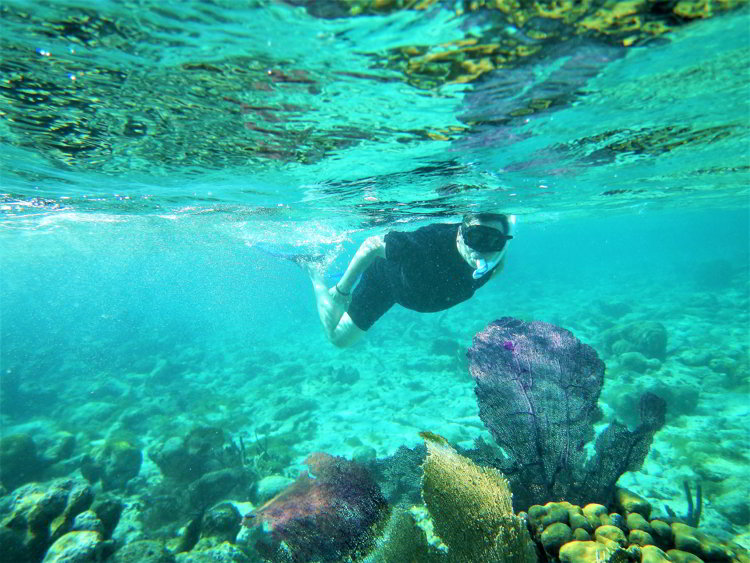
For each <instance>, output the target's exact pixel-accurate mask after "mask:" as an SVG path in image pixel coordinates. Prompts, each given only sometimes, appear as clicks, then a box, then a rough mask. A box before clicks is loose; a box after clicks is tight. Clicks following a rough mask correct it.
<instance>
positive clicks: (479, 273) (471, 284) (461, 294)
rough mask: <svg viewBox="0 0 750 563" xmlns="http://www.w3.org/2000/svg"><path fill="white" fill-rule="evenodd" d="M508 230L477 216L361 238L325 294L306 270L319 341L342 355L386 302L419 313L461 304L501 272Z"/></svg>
mask: <svg viewBox="0 0 750 563" xmlns="http://www.w3.org/2000/svg"><path fill="white" fill-rule="evenodd" d="M514 224H515V217H514V216H513V215H510V216H508V215H502V214H499V213H477V214H468V215H465V216H464V217H463V221H462V222H461V223H450V224H434V225H428V226H426V227H421V228H419V229H417V230H416V231H412V232H398V231H391V232H389V233H388V234H386V235H385V236H372V237H369V238H368V239H366V240H365V241H364V242H363V243H362V245H361V246H360V247H359V249H358V250H357V252H356V253H355V255H354V257H353V258H352V260H351V262H350V263H349V266H348V267H347V269H346V272H344V275H343V276H342V277H341V279H340V280H339V281H338V283H336V284H335V285H334V286H333V287H331V288H328V287H326V285H325V282H324V281H323V272H321V271H320V270H316V269H314V268H313V267H310V268H308V272H309V273H310V278H311V280H312V284H313V290H314V291H315V300H316V302H317V306H318V315H319V316H320V322H321V324H322V325H323V329H324V330H325V333H326V336H327V337H328V339H329V340H330V341H331V342H332V343H333V344H334V345H336V346H339V347H342V348H344V347H347V346H351V345H352V344H354V343H355V342H356V341H357V340H359V339H360V338H361V337H362V335H363V334H365V332H366V331H367V330H368V329H369V328H370V327H371V326H372V325H373V324H375V321H377V320H378V319H379V318H380V317H381V316H382V315H383V314H384V313H385V312H386V311H387V310H388V309H390V308H391V307H392V306H393V305H394V303H398V304H399V305H401V306H403V307H406V308H407V309H412V310H414V311H419V312H423V313H427V312H435V311H443V310H445V309H448V308H450V307H453V306H454V305H457V304H458V303H461V302H462V301H466V300H467V299H469V297H471V296H472V295H474V292H475V291H476V290H477V289H479V288H480V287H482V286H483V285H484V284H485V283H487V282H488V281H489V280H490V278H492V277H493V276H494V275H495V274H497V273H498V272H500V271H501V270H502V269H503V266H504V265H505V252H506V251H507V242H508V241H509V240H510V239H512V238H513V235H512V230H513V225H514ZM360 274H361V275H362V279H360V281H359V283H358V284H356V287H355V283H356V282H357V278H359V276H360Z"/></svg>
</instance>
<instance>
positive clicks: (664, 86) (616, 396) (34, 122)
mask: <svg viewBox="0 0 750 563" xmlns="http://www.w3.org/2000/svg"><path fill="white" fill-rule="evenodd" d="M291 4H292V3H284V2H248V3H245V4H243V6H244V7H242V8H239V7H235V6H233V5H232V4H230V3H226V4H224V3H222V2H212V3H203V2H186V3H181V4H179V5H177V6H173V7H164V6H162V5H161V4H160V3H150V2H135V3H125V2H104V1H103V2H97V3H95V4H92V5H91V6H89V7H87V8H85V9H84V8H82V7H80V5H79V4H76V3H71V2H63V1H56V2H51V3H48V4H47V5H46V6H44V7H41V6H36V5H31V4H25V3H21V2H10V3H8V4H6V5H5V6H4V7H3V9H2V14H3V19H4V25H3V29H2V41H3V50H4V56H3V60H2V65H1V66H2V69H3V90H2V93H3V97H2V101H1V103H2V105H0V111H2V114H1V115H2V118H3V119H2V120H1V121H0V133H1V135H2V152H0V158H2V162H1V165H2V176H1V177H0V182H1V184H0V198H1V199H2V201H1V202H0V260H1V261H2V262H1V268H2V269H1V271H2V275H1V278H0V299H1V301H0V307H1V309H0V313H1V314H2V317H1V318H0V321H1V325H0V337H1V340H0V345H1V346H2V348H1V349H0V372H1V374H2V395H1V396H0V397H1V399H2V405H1V407H2V408H1V410H0V417H2V418H1V422H2V433H3V435H4V436H9V435H13V434H18V433H27V434H29V435H31V436H32V438H33V439H34V441H35V442H36V443H37V449H38V450H39V452H43V451H45V448H47V447H49V446H50V445H51V444H54V443H56V442H55V441H56V440H58V439H59V435H60V433H61V432H63V433H71V434H72V435H73V436H74V437H75V447H74V449H73V451H72V452H71V453H70V454H69V457H68V458H66V459H62V460H57V465H54V466H53V467H52V468H51V469H49V468H48V469H46V471H48V473H45V474H38V475H36V477H37V479H40V480H44V479H51V478H56V477H61V476H65V475H79V474H78V473H77V471H79V467H78V466H79V465H80V463H81V462H80V460H81V456H83V455H85V454H89V455H94V454H93V453H92V452H95V451H96V448H97V447H99V446H101V444H102V443H104V442H105V441H107V440H115V439H116V440H126V441H128V442H129V443H130V444H132V445H133V446H134V447H136V448H138V449H139V450H141V451H142V452H144V455H143V464H142V466H141V468H140V472H139V473H138V476H136V477H133V478H132V479H130V481H129V484H122V486H121V487H115V490H116V491H118V492H117V494H119V495H121V497H122V498H123V499H129V501H128V502H131V501H132V500H133V499H136V498H140V499H141V500H143V501H144V502H146V504H149V503H151V504H154V503H156V501H154V500H153V499H154V498H157V497H158V498H162V496H163V495H165V494H170V493H169V492H167V493H165V492H164V491H165V487H167V485H165V484H164V483H167V481H164V480H163V476H162V475H161V473H160V469H159V467H157V465H156V464H155V462H154V461H153V459H152V457H153V456H150V454H151V453H153V452H154V451H155V450H156V449H158V445H159V444H161V443H162V442H163V441H164V440H166V439H167V438H169V437H173V436H178V437H182V436H185V435H186V434H187V433H188V432H189V431H190V430H191V429H193V428H195V427H196V426H212V427H218V428H221V429H222V430H223V431H224V432H225V433H226V434H227V436H229V437H231V438H232V439H235V438H237V439H239V437H242V438H243V441H244V444H245V445H246V446H247V448H248V450H249V451H250V452H251V453H252V454H253V455H257V456H259V458H260V457H263V456H261V454H262V452H263V451H266V450H268V453H267V455H266V456H265V458H264V459H265V461H262V462H260V461H259V462H257V470H258V472H259V475H258V477H259V478H260V477H267V476H271V475H284V476H285V477H287V478H294V477H296V475H297V474H298V473H299V471H300V470H301V469H303V466H302V461H303V459H304V458H305V457H306V456H307V455H308V454H309V453H311V452H315V451H325V452H328V453H330V454H333V455H339V456H344V457H347V458H352V457H354V458H357V459H365V460H367V459H371V458H373V457H377V458H383V457H385V456H388V455H392V454H393V453H394V452H395V451H396V450H397V449H398V448H399V447H400V446H402V445H405V446H407V447H415V446H417V445H418V444H420V443H421V442H422V440H421V438H420V437H419V434H418V433H419V432H420V431H423V430H430V431H433V432H436V433H438V434H441V435H443V436H445V437H446V438H447V439H448V440H449V441H450V442H452V443H454V444H457V445H459V446H461V447H463V448H471V447H472V445H473V444H474V440H475V439H477V438H479V437H482V438H484V439H485V440H486V441H492V437H491V436H490V435H489V433H488V431H487V430H486V428H484V426H483V424H482V422H481V421H480V419H479V417H478V411H477V402H476V397H475V396H474V391H473V387H474V382H473V381H472V379H471V377H470V376H469V374H468V369H467V368H468V366H467V361H466V359H465V353H466V349H467V348H468V346H470V345H471V339H472V337H473V336H474V334H475V333H477V332H478V331H480V330H482V329H483V328H484V327H485V326H486V325H487V324H488V323H489V322H491V321H493V320H495V319H497V318H499V317H503V316H514V317H518V318H521V319H524V320H541V321H545V322H550V323H554V324H557V325H559V326H562V327H565V328H567V329H569V330H571V331H572V332H573V333H574V334H575V335H576V336H577V337H578V338H580V339H581V340H582V341H584V342H586V343H588V344H590V345H592V346H593V347H594V348H595V349H596V350H597V352H598V353H599V355H600V357H601V358H602V359H603V360H604V362H605V363H606V364H607V366H608V369H607V374H606V376H605V386H604V391H603V393H602V396H601V400H600V403H601V406H602V408H603V411H604V415H605V418H607V420H610V419H612V418H619V419H621V420H625V421H626V422H628V423H629V424H631V425H633V424H635V423H636V422H637V421H636V420H635V418H634V415H633V410H634V409H633V405H634V403H633V401H634V397H635V396H636V395H637V394H638V393H640V392H641V391H643V390H644V389H651V390H654V391H655V392H656V393H658V394H661V395H662V396H664V398H665V399H666V400H667V404H668V411H667V424H666V426H665V427H664V428H663V429H662V430H661V431H660V432H659V433H658V434H657V436H656V439H655V442H654V444H653V446H652V449H651V453H650V454H649V457H648V458H647V460H646V463H645V465H644V468H643V469H642V470H641V471H640V472H632V473H627V474H625V475H624V476H623V477H622V478H621V481H620V484H621V485H623V486H626V487H628V488H630V489H631V490H633V491H635V492H637V493H638V494H641V495H642V496H644V497H646V498H648V499H649V500H650V501H651V502H652V505H653V506H654V510H655V511H657V512H658V511H661V513H662V514H664V510H665V509H664V505H669V506H671V507H673V508H674V510H675V511H676V512H677V513H680V514H682V513H685V511H686V501H685V497H684V493H683V481H685V480H688V481H689V482H690V483H696V482H700V483H702V486H703V492H704V511H703V520H702V523H701V527H704V528H705V529H707V530H708V531H710V532H711V533H714V534H716V535H718V536H720V537H722V538H725V539H726V538H735V539H737V540H738V541H740V542H741V543H743V544H744V545H746V546H748V544H749V543H750V541H749V540H748V537H749V536H748V533H749V532H750V514H749V513H748V511H747V504H746V499H747V498H748V497H750V490H749V489H748V484H747V483H748V479H747V477H748V475H749V474H750V473H749V472H748V465H747V464H748V459H749V457H750V440H749V439H748V434H747V428H748V423H749V422H750V408H748V401H747V393H748V385H749V384H750V380H749V379H748V374H749V361H748V358H749V357H750V356H749V355H748V347H749V345H750V318H749V312H750V308H749V307H750V283H749V282H750V279H749V278H750V244H749V240H750V238H749V237H750V216H749V214H748V209H749V207H748V203H749V199H748V198H749V197H750V193H749V192H750V189H749V188H748V186H749V185H750V183H749V181H748V180H749V178H748V171H749V170H750V127H748V125H749V119H750V80H749V79H750V71H749V70H748V69H749V68H750V66H749V65H748V63H749V62H750V35H749V34H748V33H747V29H748V14H747V10H746V8H740V9H736V10H730V11H728V12H727V13H721V14H718V15H716V16H715V17H713V18H711V19H706V20H701V21H695V22H690V23H687V22H684V21H682V22H680V24H681V25H679V26H678V25H675V26H674V29H673V30H672V31H670V32H669V33H667V34H665V35H662V36H658V37H653V38H649V39H648V40H646V39H641V40H639V41H637V42H635V44H634V45H632V46H630V47H628V48H625V47H624V46H623V44H622V41H621V38H620V37H619V36H618V37H610V36H604V35H597V34H593V33H592V34H567V35H566V34H564V33H562V32H560V34H559V36H556V37H557V38H555V37H552V38H551V39H547V40H541V39H534V38H533V37H532V35H531V34H530V33H528V31H529V28H530V27H531V24H529V27H527V28H520V27H518V26H514V25H512V23H510V22H509V21H508V20H507V19H503V18H502V17H499V16H498V12H496V11H495V12H491V11H489V10H487V11H481V10H480V11H477V12H471V11H466V12H465V13H460V14H457V12H456V9H457V6H458V4H454V3H452V2H450V3H449V2H446V3H435V4H433V5H431V6H429V7H428V8H427V9H426V10H394V11H392V12H389V13H388V12H383V13H365V14H363V15H359V16H353V15H349V14H348V13H347V12H348V8H347V9H344V8H342V6H343V4H336V3H317V4H316V3H312V4H310V3H308V4H307V5H298V6H293V5H291ZM316 6H317V7H316ZM323 16H326V17H323ZM327 16H336V17H327ZM682 24H684V25H682ZM550 33H551V32H550ZM563 36H564V37H563ZM472 38H473V39H479V40H482V41H486V40H487V38H497V41H498V42H501V43H502V41H506V40H507V41H514V42H516V44H520V45H526V46H532V47H533V46H538V47H539V51H537V52H536V53H535V54H533V55H530V56H528V57H521V58H519V59H515V60H513V61H511V62H509V63H508V64H507V65H506V66H505V67H499V68H495V69H494V70H491V71H489V72H486V73H484V74H483V75H481V76H478V77H476V78H474V79H472V80H469V81H468V82H466V83H461V82H457V81H456V80H455V78H456V72H457V71H456V70H455V69H456V65H458V63H455V64H454V66H453V67H451V68H450V69H449V70H446V68H444V67H440V68H439V69H437V70H434V72H432V73H431V72H427V71H425V72H422V73H419V72H411V71H410V70H409V68H410V67H409V64H410V63H409V58H408V57H406V56H405V55H404V54H403V53H404V50H405V49H406V48H407V47H408V46H418V47H419V49H421V53H422V54H423V55H424V53H427V54H429V53H439V52H442V51H444V50H451V49H456V48H457V47H456V43H455V42H457V41H460V40H467V39H472ZM493 40H495V39H493ZM449 42H454V43H453V44H452V46H446V44H448V43H449ZM411 60H412V63H413V61H414V59H411ZM459 66H460V65H459ZM462 68H463V67H462ZM461 72H463V71H461ZM441 73H443V74H441ZM472 210H474V211H476V210H493V211H502V212H506V213H513V214H516V215H517V216H518V229H517V233H516V237H515V239H514V240H513V241H512V243H511V244H510V245H509V251H508V262H507V266H506V269H505V271H504V272H503V273H502V275H501V276H499V278H498V279H496V280H493V281H492V282H491V283H490V284H488V285H487V286H486V287H484V288H483V289H481V290H480V291H478V292H477V294H476V295H475V296H474V297H473V298H472V299H471V300H470V301H468V302H465V303H463V304H461V305H459V306H457V307H455V308H453V309H450V310H448V311H445V312H440V313H435V314H419V313H415V312H412V311H408V310H405V309H401V308H399V307H395V308H394V309H392V310H391V311H390V312H389V313H387V314H386V316H385V317H383V318H382V319H381V320H380V321H379V322H378V323H377V324H376V325H375V326H374V327H373V328H372V329H371V330H370V331H369V332H368V334H367V335H366V337H365V339H364V340H363V341H362V342H360V343H358V344H357V345H355V346H354V347H352V348H351V349H346V350H339V349H337V348H334V347H333V346H331V345H330V344H329V343H328V342H327V341H326V339H325V337H324V334H323V331H322V330H321V328H320V325H319V322H318V318H317V313H316V309H315V304H314V300H313V293H312V289H311V287H310V283H309V280H308V277H307V275H306V274H305V273H304V272H303V270H302V269H300V268H299V267H297V266H296V265H295V264H293V263H292V262H290V261H287V260H284V259H282V258H279V257H278V256H275V255H274V254H278V253H282V254H283V253H309V254H314V255H320V256H323V258H324V263H325V265H326V267H327V272H328V275H329V281H331V283H333V281H335V279H336V277H337V275H340V273H341V272H343V271H344V269H345V268H346V265H347V262H348V260H349V258H350V257H351V255H352V254H353V253H354V251H355V250H356V248H357V246H358V245H359V244H360V243H361V242H362V241H363V240H364V239H365V238H366V237H368V236H370V235H374V234H384V233H386V232H388V231H389V230H394V229H395V230H413V229H415V228H417V227H419V226H422V225H425V224H428V223H430V222H452V221H457V220H458V218H459V217H460V216H461V214H463V213H464V212H466V211H472ZM269 249H270V250H271V251H272V252H271V253H269ZM647 321H655V322H658V323H661V324H662V325H663V326H664V327H665V330H666V334H667V347H666V350H667V353H666V356H665V357H664V358H663V359H661V360H658V361H656V362H654V361H651V363H649V364H648V365H647V367H644V365H641V364H638V363H637V362H636V363H635V364H634V363H633V357H632V356H627V357H626V356H624V355H623V354H621V353H618V352H617V350H616V349H614V347H613V346H612V345H611V342H609V341H608V340H607V337H606V334H607V331H610V332H611V330H612V329H613V328H616V327H618V326H621V325H625V324H628V323H643V322H647ZM636 364H637V365H636ZM40 455H41V454H40ZM269 458H270V461H269ZM6 467H7V466H6ZM6 472H7V469H6ZM6 475H7V473H6ZM97 486H101V485H97ZM6 488H7V489H8V491H7V492H10V489H12V487H6ZM167 488H168V487H167ZM157 491H158V494H157ZM139 495H140V496H139ZM159 495H161V496H159ZM240 496H242V495H238V496H237V497H235V498H234V500H236V501H247V500H248V499H247V498H239V497H240ZM149 499H150V500H149ZM175 502H176V501H175ZM157 504H158V503H157ZM136 512H137V511H136ZM147 512H148V511H145V512H144V514H145V515H143V514H141V515H140V516H139V515H138V514H135V512H133V511H131V512H130V513H128V514H129V518H132V519H133V521H140V522H147V523H149V524H147V525H141V528H139V530H140V531H139V532H138V533H135V532H132V530H130V531H129V532H127V533H125V532H119V533H120V535H119V536H118V535H117V534H116V535H115V537H116V539H117V540H118V541H119V542H121V543H127V542H128V541H130V540H131V539H133V538H136V539H142V538H146V537H152V536H156V537H159V538H169V537H175V536H176V528H177V524H179V525H184V524H185V523H186V521H187V519H188V516H189V511H188V510H185V511H183V512H180V510H176V511H174V512H173V513H172V515H171V516H172V517H173V518H175V520H174V522H172V521H170V519H169V517H167V516H165V515H164V514H162V513H159V514H158V515H155V514H153V513H147ZM166 512H169V511H168V510H167V511H166ZM175 514H177V515H178V516H177V517H175ZM139 518H140V520H139ZM155 522H156V524H155ZM149 525H151V529H150V531H149ZM170 526H171V527H170ZM136 528H137V526H136ZM128 534H130V535H128ZM139 534H140V535H139ZM170 534H171V535H170Z"/></svg>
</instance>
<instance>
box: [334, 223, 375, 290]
mask: <svg viewBox="0 0 750 563" xmlns="http://www.w3.org/2000/svg"><path fill="white" fill-rule="evenodd" d="M378 257H379V258H385V239H384V238H383V237H382V236H373V237H369V238H367V239H366V240H365V242H363V243H362V245H361V246H360V247H359V249H358V250H357V252H356V254H354V258H352V261H351V262H349V266H348V267H347V268H346V272H344V275H343V276H341V279H340V280H339V281H338V283H337V284H336V285H337V286H338V288H339V289H340V290H341V291H342V292H344V293H351V291H352V287H354V284H355V282H356V281H357V278H358V277H359V276H360V274H362V272H364V271H365V270H366V269H367V267H368V266H369V265H370V264H372V262H373V260H375V258H378Z"/></svg>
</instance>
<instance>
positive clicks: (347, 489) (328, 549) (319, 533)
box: [243, 453, 389, 562]
mask: <svg viewBox="0 0 750 563" xmlns="http://www.w3.org/2000/svg"><path fill="white" fill-rule="evenodd" d="M305 463H306V464H307V466H308V467H309V468H310V470H311V471H312V473H313V475H314V476H315V477H311V476H310V475H308V473H307V472H304V473H302V475H300V477H299V478H298V479H297V481H295V482H294V483H293V484H292V485H290V486H289V487H287V488H286V489H285V490H284V491H282V492H281V493H280V494H278V495H277V496H276V497H274V498H273V499H271V500H270V501H268V502H267V503H266V504H264V505H263V506H261V507H260V508H259V509H258V510H256V511H255V512H254V513H253V514H251V515H248V516H246V517H245V520H244V521H243V525H245V526H247V527H249V528H252V527H255V526H259V525H262V526H263V528H264V529H266V530H267V531H268V532H270V534H269V535H266V536H265V537H264V538H263V540H262V541H260V542H258V543H257V544H256V548H258V551H259V552H260V553H261V554H262V555H263V556H264V557H267V558H269V559H271V560H273V561H276V560H283V561H287V560H291V561H295V562H297V561H300V562H302V561H340V560H343V559H346V558H347V557H357V556H360V555H362V554H364V553H366V552H367V551H369V550H370V549H371V548H372V547H373V545H374V541H375V538H376V537H377V534H378V532H379V531H380V526H381V524H383V523H384V522H385V520H386V517H387V515H388V513H389V508H388V503H387V502H386V500H385V498H384V497H383V495H382V494H381V492H380V488H379V487H378V485H377V483H375V481H374V480H373V479H372V478H371V477H370V475H369V473H368V472H367V470H365V469H364V468H363V467H361V466H359V465H358V464H356V463H354V462H351V461H347V460H346V459H344V458H341V457H335V456H331V455H328V454H326V453H314V454H311V455H310V456H308V457H307V459H306V460H305Z"/></svg>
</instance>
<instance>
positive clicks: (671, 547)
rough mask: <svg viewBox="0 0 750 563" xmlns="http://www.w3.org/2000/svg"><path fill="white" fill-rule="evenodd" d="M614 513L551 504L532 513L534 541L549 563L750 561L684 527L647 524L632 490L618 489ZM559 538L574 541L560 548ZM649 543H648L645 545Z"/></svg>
mask: <svg viewBox="0 0 750 563" xmlns="http://www.w3.org/2000/svg"><path fill="white" fill-rule="evenodd" d="M612 508H613V509H614V510H615V511H612V512H611V511H610V509H608V508H607V507H606V506H603V505H601V504H593V503H592V504H587V505H586V506H584V507H580V506H577V505H575V504H571V503H569V502H549V503H547V504H545V505H544V506H541V505H534V506H532V507H530V508H529V513H528V516H529V527H530V530H531V533H532V536H533V538H534V540H535V541H536V542H538V543H540V544H542V546H543V547H544V550H545V553H546V554H547V557H548V558H549V559H550V560H557V561H560V562H564V563H594V562H606V561H610V562H622V563H625V562H626V561H640V562H641V563H662V562H664V563H666V562H668V561H673V562H679V561H685V562H686V561H694V562H695V563H699V562H700V561H716V562H720V561H721V562H724V563H729V562H730V561H734V562H738V563H739V562H743V563H744V562H746V561H748V553H747V550H745V549H743V548H742V547H741V546H739V545H737V544H735V543H732V542H729V543H726V542H721V541H719V540H717V539H716V538H714V537H712V536H710V535H708V534H704V533H702V532H699V531H698V530H696V529H695V528H693V527H691V526H688V525H686V524H684V523H680V522H673V523H672V524H671V525H670V524H668V523H667V522H665V521H664V520H661V519H658V518H654V519H652V520H649V517H650V514H651V505H650V504H649V503H648V501H647V500H646V499H644V498H642V497H639V496H638V495H636V494H634V493H633V492H632V491H629V490H627V489H623V488H618V489H617V490H616V493H615V497H614V500H613V505H612ZM556 538H573V539H572V541H567V542H564V543H562V545H559V541H553V540H555V539H556ZM644 540H648V541H644Z"/></svg>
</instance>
